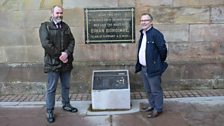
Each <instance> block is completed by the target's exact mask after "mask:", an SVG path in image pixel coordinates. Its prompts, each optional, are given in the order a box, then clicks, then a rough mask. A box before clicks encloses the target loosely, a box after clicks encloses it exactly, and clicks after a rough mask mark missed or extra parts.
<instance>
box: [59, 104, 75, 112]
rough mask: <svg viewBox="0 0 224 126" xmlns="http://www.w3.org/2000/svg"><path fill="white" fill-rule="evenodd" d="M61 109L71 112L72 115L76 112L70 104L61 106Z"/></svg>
mask: <svg viewBox="0 0 224 126" xmlns="http://www.w3.org/2000/svg"><path fill="white" fill-rule="evenodd" d="M62 109H63V110H64V111H68V112H72V113H75V112H78V109H77V108H75V107H72V106H71V104H65V105H63V106H62Z"/></svg>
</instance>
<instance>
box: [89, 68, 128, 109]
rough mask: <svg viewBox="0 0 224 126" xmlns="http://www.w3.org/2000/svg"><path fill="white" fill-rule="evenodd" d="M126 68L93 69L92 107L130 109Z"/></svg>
mask: <svg viewBox="0 0 224 126" xmlns="http://www.w3.org/2000/svg"><path fill="white" fill-rule="evenodd" d="M130 94H131V93H130V84H129V74H128V70H94V71H93V76H92V91H91V96H92V98H91V99H92V109H93V110H117V109H125V110H126V109H130V107H131V96H130Z"/></svg>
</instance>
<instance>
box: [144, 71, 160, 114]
mask: <svg viewBox="0 0 224 126" xmlns="http://www.w3.org/2000/svg"><path fill="white" fill-rule="evenodd" d="M141 75H142V78H143V82H144V88H145V91H146V93H147V95H148V101H149V104H150V106H151V107H153V108H154V109H155V110H157V111H158V112H162V111H163V89H162V87H161V76H160V75H159V76H154V77H149V76H148V74H147V68H146V67H142V71H141Z"/></svg>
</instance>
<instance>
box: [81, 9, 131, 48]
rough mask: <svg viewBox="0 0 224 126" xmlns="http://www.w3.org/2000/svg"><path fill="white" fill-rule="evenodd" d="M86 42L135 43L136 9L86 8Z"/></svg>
mask: <svg viewBox="0 0 224 126" xmlns="http://www.w3.org/2000/svg"><path fill="white" fill-rule="evenodd" d="M84 13H85V14H84V15H85V42H86V43H87V44H96V43H134V42H135V9H134V7H127V8H85V9H84Z"/></svg>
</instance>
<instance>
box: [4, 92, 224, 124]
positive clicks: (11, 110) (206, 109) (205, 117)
mask: <svg viewBox="0 0 224 126" xmlns="http://www.w3.org/2000/svg"><path fill="white" fill-rule="evenodd" d="M223 101H224V96H220V97H203V98H198V97H192V98H171V99H165V101H164V112H163V113H162V114H161V115H160V116H159V117H157V118H153V119H150V118H147V113H146V112H139V107H140V104H141V103H147V99H141V100H132V102H133V103H134V104H135V105H134V106H132V107H133V108H132V109H135V110H138V111H129V112H128V113H108V114H105V113H106V112H105V113H104V114H102V113H101V114H98V115H96V114H95V115H88V107H89V105H90V104H91V101H72V102H71V104H72V105H74V106H76V107H77V108H78V109H79V112H78V113H69V112H64V111H63V110H61V103H60V102H56V108H55V115H56V121H55V123H52V124H49V123H48V122H47V120H46V113H45V107H44V102H30V106H29V102H19V103H18V104H12V105H11V106H10V104H9V103H8V104H3V103H4V102H0V104H1V106H0V125H1V126H49V125H52V126H222V125H223V124H224V102H223ZM35 103H37V104H35ZM120 112H121V111H120Z"/></svg>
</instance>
